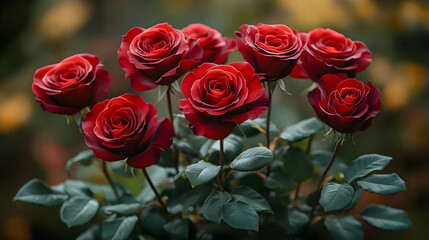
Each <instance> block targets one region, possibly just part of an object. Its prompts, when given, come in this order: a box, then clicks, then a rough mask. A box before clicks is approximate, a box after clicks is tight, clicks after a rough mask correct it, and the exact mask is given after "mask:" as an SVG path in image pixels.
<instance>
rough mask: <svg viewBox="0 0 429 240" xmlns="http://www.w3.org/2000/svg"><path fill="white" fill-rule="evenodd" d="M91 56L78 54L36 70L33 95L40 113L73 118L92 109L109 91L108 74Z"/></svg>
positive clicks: (93, 56)
mask: <svg viewBox="0 0 429 240" xmlns="http://www.w3.org/2000/svg"><path fill="white" fill-rule="evenodd" d="M102 67H103V64H102V63H101V62H100V60H99V59H98V57H97V56H95V55H92V54H87V53H83V54H77V55H74V56H71V57H68V58H66V59H64V60H62V61H61V62H59V63H57V64H52V65H48V66H45V67H42V68H39V69H37V70H36V72H35V73H34V76H33V85H32V88H33V92H34V94H35V95H36V101H37V102H38V103H39V104H40V106H41V107H42V109H43V110H45V111H48V112H50V113H58V114H66V115H72V114H75V113H77V112H79V111H80V110H82V108H84V107H86V106H92V105H93V104H95V103H96V102H97V100H99V99H101V98H102V97H104V95H106V94H107V92H108V91H109V89H110V83H111V81H110V76H109V73H108V72H107V71H105V70H103V69H101V68H102Z"/></svg>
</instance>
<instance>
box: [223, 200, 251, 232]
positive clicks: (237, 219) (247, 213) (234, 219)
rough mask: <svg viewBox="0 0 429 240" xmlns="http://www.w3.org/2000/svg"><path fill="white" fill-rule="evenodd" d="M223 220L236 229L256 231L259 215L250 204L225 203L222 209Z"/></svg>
mask: <svg viewBox="0 0 429 240" xmlns="http://www.w3.org/2000/svg"><path fill="white" fill-rule="evenodd" d="M222 216H223V218H222V219H223V221H225V222H226V223H227V224H228V225H229V226H231V227H233V228H237V229H243V230H252V231H258V229H259V216H258V214H257V213H256V211H255V209H253V207H252V206H250V205H249V204H247V203H245V202H238V201H237V202H232V203H227V204H225V206H224V207H223V209H222Z"/></svg>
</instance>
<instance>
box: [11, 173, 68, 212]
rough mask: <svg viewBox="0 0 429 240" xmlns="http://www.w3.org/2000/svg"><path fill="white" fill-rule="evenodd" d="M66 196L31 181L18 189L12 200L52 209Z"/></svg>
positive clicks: (35, 180)
mask: <svg viewBox="0 0 429 240" xmlns="http://www.w3.org/2000/svg"><path fill="white" fill-rule="evenodd" d="M67 198H68V196H67V195H65V194H61V193H58V192H56V191H54V190H52V189H51V188H50V187H49V186H48V185H46V184H45V183H44V182H42V181H41V180H39V179H36V178H35V179H32V180H30V181H29V182H27V183H26V184H24V186H22V187H21V189H19V191H18V192H17V193H16V195H15V197H14V198H13V200H14V201H16V200H20V201H24V202H28V203H32V204H37V205H41V206H45V207H53V206H58V205H60V204H62V203H63V202H64V201H65V200H67Z"/></svg>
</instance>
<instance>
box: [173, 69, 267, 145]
mask: <svg viewBox="0 0 429 240" xmlns="http://www.w3.org/2000/svg"><path fill="white" fill-rule="evenodd" d="M181 89H182V93H183V95H184V96H185V99H181V100H180V106H179V110H180V111H181V112H182V113H183V114H184V115H185V117H186V120H188V122H189V127H190V128H191V129H192V132H193V133H194V134H195V135H197V136H205V137H207V138H210V139H213V140H220V139H224V138H225V137H227V136H228V135H229V134H230V133H231V132H232V130H233V129H234V127H235V126H236V124H241V123H243V122H244V121H246V120H248V119H256V118H258V117H259V116H261V115H262V114H263V113H264V112H265V110H266V109H267V108H268V99H267V97H266V96H265V92H264V88H263V86H262V84H261V81H260V80H259V76H258V75H257V74H255V70H254V69H253V68H252V67H251V66H250V65H249V64H248V63H246V62H234V63H231V64H228V65H217V64H213V63H204V64H202V65H201V66H199V67H196V68H195V69H194V70H193V71H192V72H190V73H188V74H187V75H186V76H185V78H184V79H183V81H182V85H181Z"/></svg>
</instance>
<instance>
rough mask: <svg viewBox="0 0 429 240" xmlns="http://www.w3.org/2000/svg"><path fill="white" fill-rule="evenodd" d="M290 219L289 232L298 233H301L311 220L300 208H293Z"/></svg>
mask: <svg viewBox="0 0 429 240" xmlns="http://www.w3.org/2000/svg"><path fill="white" fill-rule="evenodd" d="M288 221H289V228H288V231H289V233H292V234H297V233H299V232H300V231H301V230H302V229H303V228H304V226H305V225H306V224H307V222H308V221H309V218H308V216H307V214H305V213H303V212H300V211H298V210H295V209H292V210H291V211H290V212H289V214H288Z"/></svg>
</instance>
